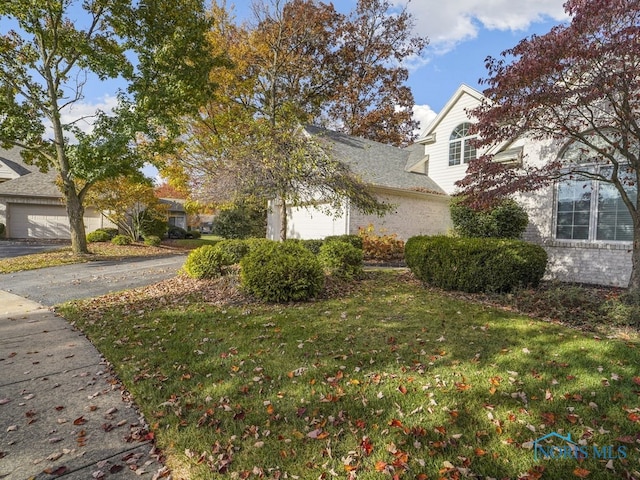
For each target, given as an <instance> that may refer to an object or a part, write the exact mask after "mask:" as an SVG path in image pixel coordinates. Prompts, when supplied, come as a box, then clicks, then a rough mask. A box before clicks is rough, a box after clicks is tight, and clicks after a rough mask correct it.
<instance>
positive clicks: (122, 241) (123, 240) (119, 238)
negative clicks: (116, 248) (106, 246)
mask: <svg viewBox="0 0 640 480" xmlns="http://www.w3.org/2000/svg"><path fill="white" fill-rule="evenodd" d="M111 243H113V244H114V245H131V243H132V241H131V237H129V236H127V235H116V236H115V237H113V238H112V239H111Z"/></svg>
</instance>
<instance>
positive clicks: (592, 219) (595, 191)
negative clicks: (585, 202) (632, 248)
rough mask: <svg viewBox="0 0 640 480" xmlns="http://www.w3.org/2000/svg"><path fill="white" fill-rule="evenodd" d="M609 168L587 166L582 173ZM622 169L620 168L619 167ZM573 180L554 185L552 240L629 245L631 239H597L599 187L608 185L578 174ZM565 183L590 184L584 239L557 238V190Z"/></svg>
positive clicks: (604, 166)
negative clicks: (582, 182) (585, 235)
mask: <svg viewBox="0 0 640 480" xmlns="http://www.w3.org/2000/svg"><path fill="white" fill-rule="evenodd" d="M605 168H611V166H609V165H601V166H598V165H596V164H593V165H589V166H586V165H585V167H584V171H588V170H592V171H593V172H594V173H596V172H599V171H600V170H601V169H605ZM621 168H622V167H621ZM575 177H576V178H575V179H568V178H566V179H563V180H562V179H561V180H559V181H557V182H556V183H555V185H554V202H553V213H554V214H553V238H554V239H555V240H557V241H560V242H579V243H594V244H631V243H633V239H631V240H609V239H598V238H597V235H598V216H599V213H600V212H599V205H598V199H599V194H600V187H601V185H603V184H604V185H610V184H608V183H607V182H604V181H602V180H598V179H596V178H587V177H585V176H582V177H581V176H580V175H579V174H575ZM567 181H586V182H591V194H590V196H591V197H590V205H589V225H588V234H587V238H585V239H574V238H560V237H558V227H559V225H558V223H559V222H558V213H559V200H560V198H559V189H560V185H561V184H562V183H565V182H567Z"/></svg>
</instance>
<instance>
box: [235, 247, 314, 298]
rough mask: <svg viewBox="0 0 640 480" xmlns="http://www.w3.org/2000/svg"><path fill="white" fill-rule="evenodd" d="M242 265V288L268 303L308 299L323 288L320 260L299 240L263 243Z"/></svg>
mask: <svg viewBox="0 0 640 480" xmlns="http://www.w3.org/2000/svg"><path fill="white" fill-rule="evenodd" d="M240 266H241V270H240V282H241V285H242V288H243V289H244V290H245V291H246V292H247V293H249V294H250V295H253V296H255V297H257V298H259V299H261V300H264V301H267V302H290V301H302V300H308V299H310V298H313V297H315V296H317V295H318V294H319V293H320V292H321V291H322V288H323V287H324V272H323V270H322V265H320V261H319V260H318V259H317V258H316V256H315V255H314V254H313V253H311V252H310V251H309V250H307V249H306V248H304V247H303V246H302V245H301V244H300V243H298V242H282V243H280V242H261V243H259V244H257V245H256V246H255V247H254V248H252V249H251V251H250V252H249V254H248V255H246V256H245V257H244V258H243V259H242V260H241V261H240Z"/></svg>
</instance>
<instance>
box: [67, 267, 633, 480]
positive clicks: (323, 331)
mask: <svg viewBox="0 0 640 480" xmlns="http://www.w3.org/2000/svg"><path fill="white" fill-rule="evenodd" d="M171 282H173V283H171ZM171 282H169V283H167V284H162V285H159V286H155V287H152V288H148V289H143V290H138V291H136V292H132V293H130V294H129V295H128V296H126V297H123V296H122V295H119V296H111V297H103V298H100V299H96V300H93V301H88V302H79V303H73V304H66V305H64V306H62V307H61V308H58V311H59V312H60V313H62V314H63V315H64V316H65V317H66V318H68V319H69V320H72V321H74V322H75V323H76V325H77V326H78V327H79V328H81V329H82V330H83V331H84V332H85V333H86V334H87V335H88V336H89V337H90V338H91V340H92V341H93V342H94V343H95V344H96V346H97V347H98V349H99V350H100V351H101V352H102V353H103V354H104V355H105V357H106V358H107V359H108V360H109V361H110V362H111V363H112V364H113V366H114V368H115V370H116V372H117V374H118V375H119V377H120V378H121V379H122V381H123V382H124V384H125V386H126V388H127V389H128V390H129V391H130V392H132V394H133V396H134V398H135V400H136V402H137V403H138V405H139V406H140V408H141V409H142V411H143V413H144V415H145V417H146V419H147V421H148V422H149V424H150V428H151V429H152V431H153V434H154V435H155V439H156V441H157V444H158V446H159V447H160V448H162V449H163V450H164V452H165V454H166V455H167V458H168V465H169V466H170V468H172V469H173V475H174V478H176V479H182V478H184V479H209V478H303V479H306V478H314V479H315V478H330V477H332V476H336V477H337V478H359V479H374V478H375V479H377V478H391V477H393V476H396V478H412V479H413V478H417V479H426V478H429V479H440V478H442V479H453V478H500V479H507V478H509V479H516V478H518V479H530V480H532V479H537V478H549V479H557V478H578V477H580V478H584V477H587V478H591V479H605V478H638V476H640V473H639V470H640V433H639V432H640V408H638V405H639V403H640V402H639V395H640V377H639V376H638V375H639V370H638V365H640V343H638V341H636V340H627V341H624V340H619V339H610V338H604V337H600V336H597V335H594V334H593V333H582V332H579V331H576V330H575V329H570V328H566V327H564V326H562V325H560V324H557V323H553V322H549V321H541V320H536V319H532V318H529V317H525V316H522V315H519V314H516V313H514V312H512V311H508V310H506V309H501V310H497V309H495V308H493V307H491V306H490V305H487V304H482V303H476V302H472V301H465V300H460V299H458V298H455V297H453V296H452V295H449V294H443V293H441V292H438V291H433V290H429V289H426V288H424V287H423V286H422V285H420V284H418V283H417V282H415V281H414V280H413V279H412V277H411V276H410V275H408V274H406V273H398V272H385V271H376V272H369V273H367V275H366V278H365V279H364V280H362V281H361V282H360V283H359V284H358V285H355V286H354V285H338V286H337V287H336V286H335V285H334V288H333V289H332V291H333V292H343V294H342V295H338V294H331V295H328V296H327V298H324V299H320V300H317V301H315V302H309V303H304V304H291V305H265V304H260V303H256V302H251V301H245V300H244V299H243V298H242V296H241V295H240V294H238V293H237V292H236V293H234V294H232V293H230V292H232V291H233V285H232V284H231V283H230V280H229V279H222V280H218V281H213V282H212V281H209V282H204V281H200V282H196V281H194V280H185V279H174V280H172V281H171ZM181 282H182V283H181ZM176 286H178V287H180V288H177V287H176ZM178 290H181V292H180V293H179V292H178ZM133 312H135V313H133ZM554 431H555V432H558V433H559V434H561V435H564V436H566V435H567V434H571V438H572V439H574V440H575V441H577V442H579V443H580V445H581V446H582V447H583V448H584V451H585V452H587V453H588V457H587V458H582V459H580V460H577V459H575V458H573V457H571V458H564V459H543V460H539V461H536V460H535V459H534V445H533V443H532V442H533V441H534V440H535V439H536V438H539V437H541V436H543V435H546V434H548V433H551V432H554ZM607 446H611V447H612V449H613V450H612V453H616V454H617V453H619V452H624V454H625V455H624V456H625V458H614V459H606V458H605V459H603V458H595V455H594V453H595V452H597V453H599V454H602V452H603V451H604V450H603V449H605V448H606V447H607ZM545 447H548V445H546V444H545ZM594 447H597V450H593V448H594ZM618 448H621V450H617V449H618ZM616 456H617V457H621V456H622V455H616Z"/></svg>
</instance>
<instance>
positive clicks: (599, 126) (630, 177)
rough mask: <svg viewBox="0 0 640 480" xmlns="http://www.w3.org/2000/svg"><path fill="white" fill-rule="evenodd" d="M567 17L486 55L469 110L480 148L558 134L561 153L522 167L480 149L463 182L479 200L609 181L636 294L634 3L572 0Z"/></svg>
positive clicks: (639, 108)
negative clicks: (480, 95)
mask: <svg viewBox="0 0 640 480" xmlns="http://www.w3.org/2000/svg"><path fill="white" fill-rule="evenodd" d="M565 10H566V11H567V13H568V14H569V15H570V17H571V21H570V23H567V24H564V25H559V26H556V27H554V28H553V29H552V30H551V31H550V32H548V33H547V34H545V35H541V36H532V37H530V38H527V39H524V40H522V41H521V42H520V43H519V44H518V45H516V46H515V47H514V48H512V49H509V50H506V51H505V52H503V53H502V55H501V58H498V59H496V58H491V57H490V58H488V59H487V69H488V72H489V75H488V78H487V79H486V80H484V84H485V85H486V86H487V88H486V90H485V91H484V95H485V97H486V101H485V102H483V104H482V105H481V106H480V107H478V108H477V109H475V110H474V111H473V112H472V114H473V116H475V117H476V118H477V120H478V122H477V124H476V126H475V129H476V131H477V133H478V135H479V138H480V140H479V146H481V147H485V148H487V150H488V148H489V147H491V146H495V145H499V144H501V143H503V142H508V141H511V140H514V139H516V138H522V137H527V138H530V139H534V140H546V141H556V142H557V144H558V145H562V144H564V145H566V146H567V147H566V148H565V149H563V150H562V152H561V153H562V154H560V155H558V157H557V158H556V159H553V160H551V161H548V162H546V163H545V164H544V165H535V164H533V162H529V161H527V160H525V162H524V164H525V166H524V167H522V168H513V167H509V166H508V165H505V164H501V163H499V162H493V161H492V158H491V156H490V155H485V156H482V157H481V158H478V159H477V160H476V161H473V162H471V163H470V165H469V169H468V171H467V176H466V177H465V178H464V179H463V180H462V181H461V182H459V186H460V187H462V190H463V193H464V194H466V195H468V197H469V198H470V199H471V200H472V202H473V203H474V204H476V205H478V206H481V205H487V204H489V203H491V202H492V201H494V200H495V199H497V198H501V197H504V196H508V195H510V194H513V193H515V192H531V191H535V190H537V189H539V188H541V187H543V186H545V185H549V184H550V183H552V182H554V181H556V180H558V179H573V180H581V179H582V180H591V181H598V182H600V183H601V184H603V185H606V187H607V188H609V189H610V190H611V191H612V192H614V194H616V195H619V199H620V200H621V201H622V202H623V203H624V205H625V206H626V208H627V209H628V211H629V214H630V216H631V219H632V225H633V255H632V273H631V278H630V282H629V288H630V290H631V291H633V292H636V293H637V292H640V213H639V212H638V205H639V202H638V192H639V189H638V188H637V187H636V185H637V184H638V180H639V178H638V170H639V168H640V123H639V120H640V75H639V74H638V72H640V0H624V1H623V0H568V1H567V2H566V3H565Z"/></svg>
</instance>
